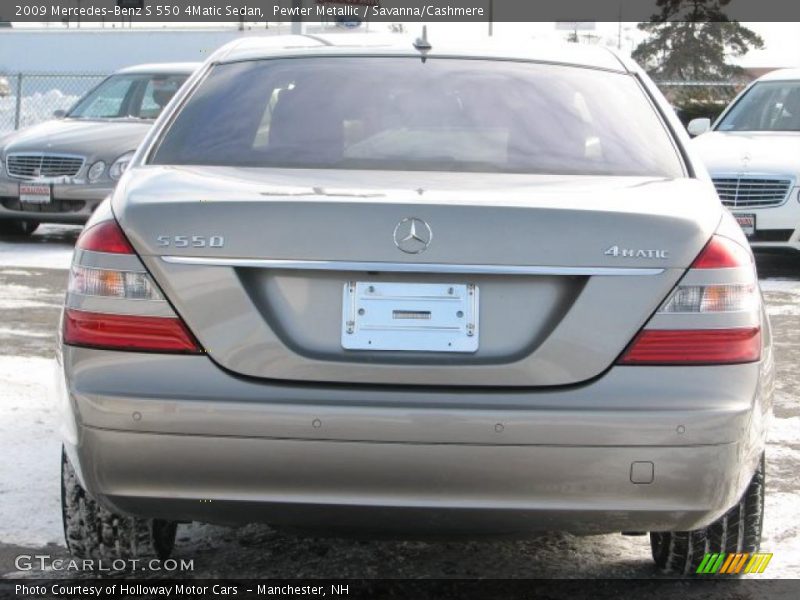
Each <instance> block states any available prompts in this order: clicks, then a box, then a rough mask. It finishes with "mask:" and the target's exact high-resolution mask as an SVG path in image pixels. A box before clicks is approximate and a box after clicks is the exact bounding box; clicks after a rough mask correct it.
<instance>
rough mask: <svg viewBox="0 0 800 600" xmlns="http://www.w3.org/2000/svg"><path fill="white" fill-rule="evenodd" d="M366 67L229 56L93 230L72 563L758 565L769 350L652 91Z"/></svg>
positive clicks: (81, 351) (366, 40)
mask: <svg viewBox="0 0 800 600" xmlns="http://www.w3.org/2000/svg"><path fill="white" fill-rule="evenodd" d="M370 43H371V42H370V36H359V37H358V38H355V40H354V39H352V38H348V37H345V36H336V37H330V38H324V37H313V38H312V37H308V38H302V37H301V38H298V37H282V38H273V39H247V40H243V41H241V42H238V43H235V44H234V45H230V46H227V47H225V48H224V49H222V50H220V51H218V52H217V53H216V54H214V55H213V56H212V57H211V58H210V59H209V61H208V62H207V63H206V64H205V66H204V67H203V68H202V69H201V70H200V71H199V72H198V73H197V74H195V75H194V76H193V77H192V78H191V79H190V81H189V82H187V84H186V86H185V87H184V88H183V89H182V91H180V92H179V95H178V97H176V100H175V102H173V103H172V104H171V105H170V106H171V108H170V109H168V112H167V113H166V114H165V115H164V117H163V118H162V120H160V121H159V124H158V125H157V126H156V127H155V128H154V129H153V130H152V131H151V132H150V133H149V134H148V137H147V138H146V140H145V141H144V142H143V144H142V146H141V147H140V149H139V150H138V151H137V153H136V155H135V157H134V158H133V160H132V162H131V166H130V168H129V169H128V170H127V171H126V173H125V175H124V176H123V178H122V180H121V182H120V185H119V186H118V187H117V189H116V191H115V193H114V195H113V197H112V198H111V200H110V201H109V202H108V203H104V204H103V205H101V207H100V208H99V209H98V211H97V212H96V213H95V214H94V216H93V217H92V219H91V220H90V222H89V223H88V224H87V227H86V229H85V230H84V232H83V234H82V236H81V238H80V239H79V241H78V244H77V250H76V252H75V257H74V262H73V266H72V270H71V275H70V283H69V293H68V295H67V299H66V306H65V310H64V315H63V329H62V333H61V345H60V352H59V354H60V363H61V366H62V369H63V386H62V388H63V389H62V395H63V412H64V415H65V417H66V420H65V426H64V448H65V452H64V456H63V511H64V523H65V529H66V538H67V544H68V546H69V549H70V551H71V552H72V553H73V554H74V555H76V556H81V557H89V558H91V557H110V556H114V557H122V558H125V557H132V556H144V555H150V554H157V555H160V556H162V557H163V556H165V555H166V554H168V553H169V552H170V549H171V547H172V542H173V539H174V535H175V522H178V521H186V520H199V521H209V522H219V523H243V522H248V521H265V522H269V523H276V524H290V525H295V526H298V525H299V526H304V527H309V526H311V527H322V528H325V530H326V531H327V532H329V533H331V532H335V531H337V529H339V528H347V529H371V530H376V529H377V530H381V531H383V532H385V531H395V532H399V533H400V534H401V535H408V534H412V533H414V534H416V532H418V531H419V532H426V533H428V532H434V533H436V534H439V535H441V534H455V533H459V534H463V533H486V532H489V533H493V534H503V535H506V534H526V533H528V532H530V531H535V530H541V529H551V530H552V529H559V528H560V529H564V530H570V531H575V532H582V533H604V532H650V536H651V541H652V548H653V556H654V558H655V561H656V563H657V564H658V565H659V566H660V567H661V568H662V569H665V570H670V571H679V572H689V571H691V570H692V569H695V568H697V565H698V563H699V561H700V560H701V559H702V557H703V553H704V552H720V551H724V552H752V551H754V550H756V549H757V548H758V547H759V541H760V535H761V523H762V515H763V510H762V509H763V490H764V484H763V476H764V463H763V451H764V439H765V431H766V424H767V420H768V416H769V414H770V410H771V394H772V387H773V373H774V369H773V355H772V350H771V339H770V328H769V322H768V320H767V317H766V314H765V312H764V308H763V306H762V301H761V297H760V292H759V289H758V283H757V279H756V273H755V268H754V263H753V257H752V254H751V252H750V250H749V248H748V245H747V240H746V239H745V237H744V235H743V233H742V231H741V229H740V228H739V227H738V226H737V225H736V222H735V221H734V219H733V218H732V217H731V216H730V214H728V212H727V211H725V209H723V208H722V206H721V205H720V203H719V201H718V199H717V196H716V193H715V191H714V187H713V185H712V183H711V181H710V180H709V178H708V175H707V174H706V173H705V171H704V170H703V167H702V166H701V164H700V163H699V162H698V161H697V159H696V157H695V156H694V155H693V154H692V152H691V150H690V149H689V148H688V138H687V137H686V135H685V134H684V133H683V132H682V127H681V125H680V123H679V122H678V121H677V119H676V117H675V116H674V114H673V112H672V111H671V110H670V107H669V105H668V104H667V103H666V102H665V100H664V98H663V97H662V96H661V94H660V93H659V92H658V91H657V89H656V88H655V87H654V86H653V84H652V82H651V81H650V80H649V79H648V78H647V77H646V75H644V74H643V72H642V71H641V70H640V69H639V68H638V67H637V66H636V65H635V64H633V63H631V62H630V61H629V60H627V59H624V58H621V57H617V56H616V55H615V54H613V53H611V52H610V51H608V50H605V49H599V48H593V47H583V46H578V45H569V46H568V47H563V48H562V47H553V46H544V47H536V46H531V47H517V48H514V49H511V50H507V49H503V48H498V47H494V46H488V47H486V48H483V49H481V48H479V47H476V46H474V45H470V46H468V47H440V46H437V45H436V43H435V42H434V43H433V48H432V49H431V48H429V47H428V46H427V45H426V44H424V43H419V42H418V43H416V44H412V43H411V42H408V43H407V44H405V43H404V44H402V45H399V46H398V45H396V43H395V45H367V44H370ZM105 525H108V526H107V527H106V526H105ZM98 529H102V531H103V535H102V536H101V537H100V538H98V537H97V536H96V535H95V532H96V531H98Z"/></svg>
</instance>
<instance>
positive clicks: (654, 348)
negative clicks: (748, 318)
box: [619, 327, 761, 365]
mask: <svg viewBox="0 0 800 600" xmlns="http://www.w3.org/2000/svg"><path fill="white" fill-rule="evenodd" d="M760 358H761V330H760V329H759V328H758V327H751V328H739V329H688V330H685V329H677V330H671V329H668V330H662V329H645V330H643V331H642V332H641V333H639V335H638V336H636V338H635V339H634V340H633V342H632V343H631V345H630V346H629V347H628V349H627V350H626V351H625V353H624V354H623V355H622V357H621V358H620V360H619V364H622V365H732V364H739V363H748V362H755V361H757V360H759V359H760Z"/></svg>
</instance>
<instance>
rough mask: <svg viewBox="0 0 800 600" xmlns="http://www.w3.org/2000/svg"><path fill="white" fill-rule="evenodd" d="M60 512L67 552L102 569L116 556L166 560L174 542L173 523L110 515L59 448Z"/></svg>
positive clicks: (174, 525) (118, 557)
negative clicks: (96, 562) (81, 482)
mask: <svg viewBox="0 0 800 600" xmlns="http://www.w3.org/2000/svg"><path fill="white" fill-rule="evenodd" d="M61 515H62V519H63V523H64V538H65V540H66V542H67V549H68V550H69V552H70V554H72V556H74V557H76V558H81V559H93V560H95V561H102V562H103V564H104V568H105V567H108V566H109V565H110V564H111V563H113V562H114V561H117V560H120V559H122V560H129V559H144V560H149V559H155V558H158V559H160V560H166V559H167V558H169V555H170V554H171V553H172V548H173V546H174V545H175V529H176V526H177V524H176V523H174V522H172V521H162V520H160V519H141V518H137V517H129V516H124V515H118V514H114V513H112V512H110V511H108V510H106V509H105V508H103V507H102V506H100V505H99V504H98V503H97V502H95V501H94V500H93V499H92V498H91V497H90V496H89V494H88V493H87V492H86V490H85V489H83V487H82V486H81V484H80V482H79V481H78V477H77V475H76V474H75V470H74V469H73V468H72V465H71V464H70V463H69V459H67V456H66V453H65V452H64V451H63V450H62V452H61ZM98 566H99V565H98ZM115 568H116V567H115Z"/></svg>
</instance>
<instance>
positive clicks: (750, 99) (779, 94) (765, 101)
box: [716, 81, 800, 131]
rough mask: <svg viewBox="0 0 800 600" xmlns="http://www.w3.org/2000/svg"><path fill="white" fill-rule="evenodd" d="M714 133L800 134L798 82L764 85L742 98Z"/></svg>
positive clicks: (766, 82)
mask: <svg viewBox="0 0 800 600" xmlns="http://www.w3.org/2000/svg"><path fill="white" fill-rule="evenodd" d="M716 130H717V131H800V81H764V82H762V83H757V84H755V85H754V86H753V87H751V88H750V90H749V91H748V92H747V93H746V94H745V95H744V96H742V98H741V99H740V100H739V101H738V102H737V103H736V104H735V105H734V106H733V108H731V110H730V111H729V112H728V114H727V115H725V117H724V118H723V119H722V121H720V123H719V125H717V127H716Z"/></svg>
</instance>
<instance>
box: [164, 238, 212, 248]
mask: <svg viewBox="0 0 800 600" xmlns="http://www.w3.org/2000/svg"><path fill="white" fill-rule="evenodd" d="M156 241H157V242H158V245H159V246H161V247H162V248H167V247H173V248H222V247H223V246H225V238H224V237H223V236H221V235H210V236H207V235H159V236H158V237H156Z"/></svg>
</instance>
